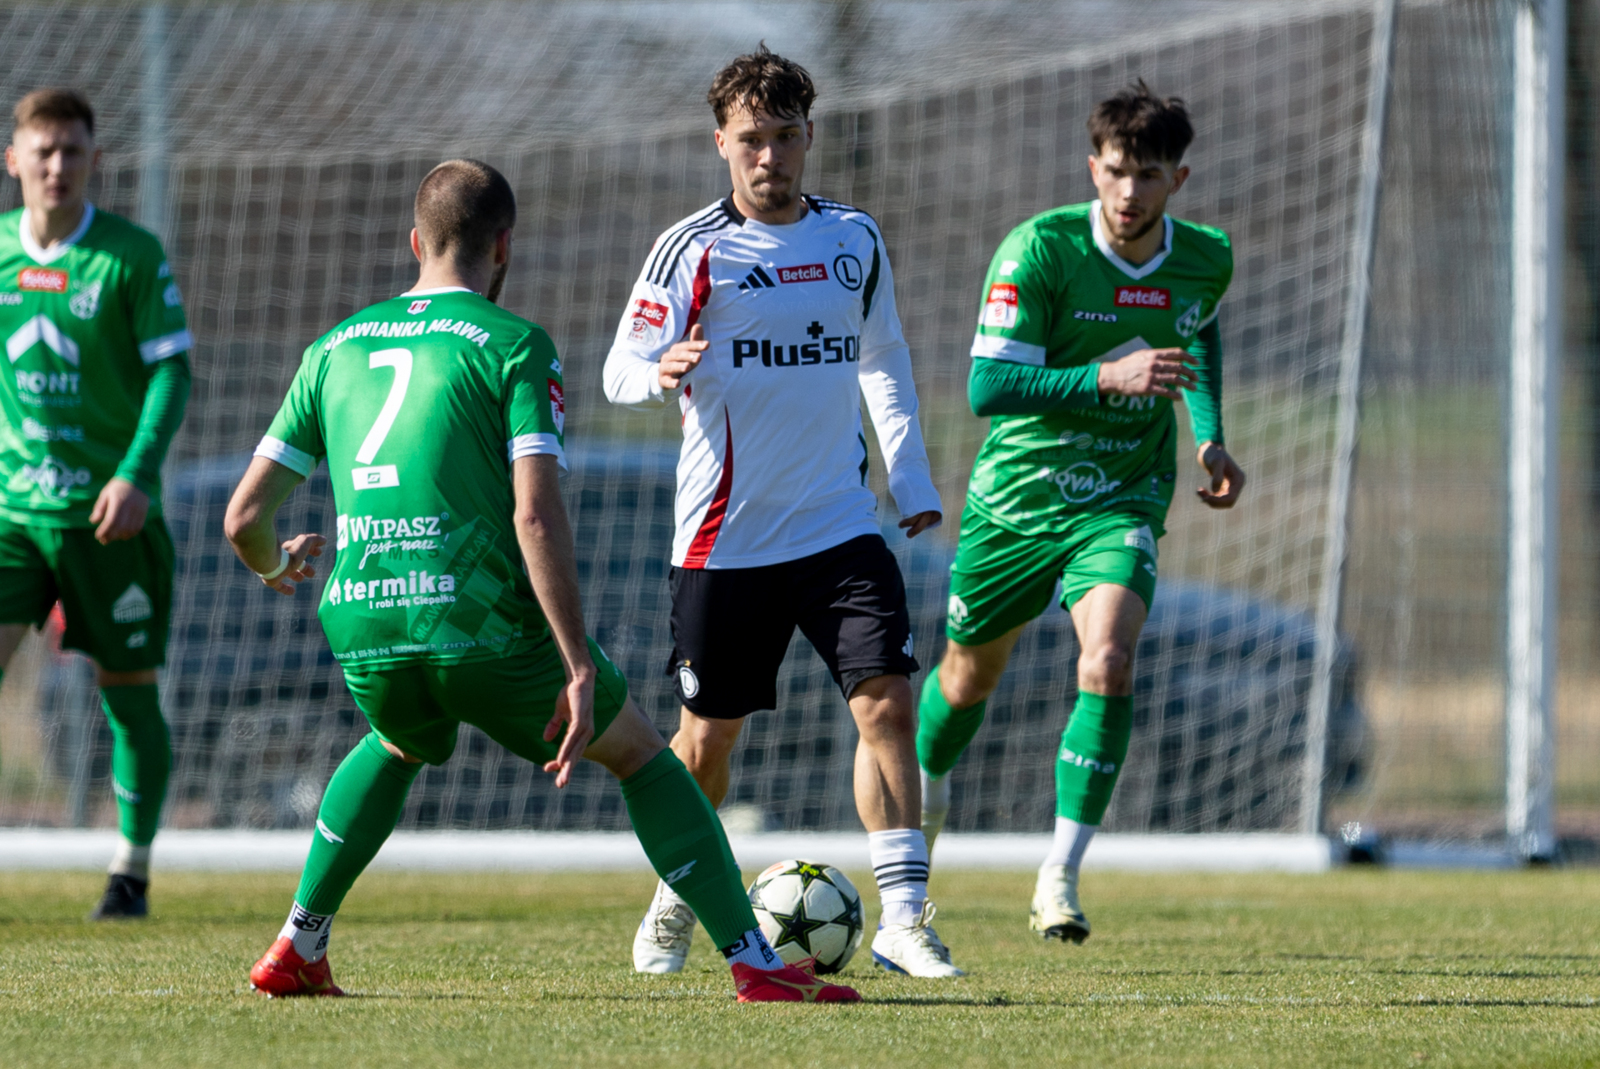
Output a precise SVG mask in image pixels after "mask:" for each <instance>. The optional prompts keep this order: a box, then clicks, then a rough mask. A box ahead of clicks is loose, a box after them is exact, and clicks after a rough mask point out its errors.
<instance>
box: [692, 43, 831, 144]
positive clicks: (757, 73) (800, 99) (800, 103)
mask: <svg viewBox="0 0 1600 1069" xmlns="http://www.w3.org/2000/svg"><path fill="white" fill-rule="evenodd" d="M816 99H817V87H816V86H815V85H813V84H812V82H811V75H810V74H809V73H807V71H806V69H805V68H804V67H802V66H800V64H798V63H796V62H795V61H794V60H792V59H784V58H783V57H782V56H780V55H778V54H777V53H776V52H774V51H772V50H771V49H770V48H768V47H767V42H765V41H762V42H761V46H760V47H759V48H757V49H756V50H755V51H754V52H751V53H749V54H748V55H743V56H740V57H739V58H738V59H736V60H734V61H733V62H732V63H730V64H728V65H727V66H726V67H723V68H722V69H721V70H720V71H718V72H717V76H716V77H715V78H713V79H711V91H710V92H709V93H707V94H706V103H708V104H710V105H711V110H712V111H713V112H714V113H715V114H716V116H717V125H718V126H725V125H727V122H728V115H729V113H730V112H732V111H734V110H735V109H737V108H749V109H750V114H752V115H760V114H762V113H763V112H765V113H766V114H768V115H771V116H774V117H781V116H789V115H800V116H802V117H804V118H807V119H809V118H810V117H811V105H812V103H813V102H814V101H815V100H816Z"/></svg>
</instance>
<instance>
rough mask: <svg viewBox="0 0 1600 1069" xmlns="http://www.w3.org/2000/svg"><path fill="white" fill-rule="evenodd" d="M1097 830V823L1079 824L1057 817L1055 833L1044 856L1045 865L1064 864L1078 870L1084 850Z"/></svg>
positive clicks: (1087, 847)
mask: <svg viewBox="0 0 1600 1069" xmlns="http://www.w3.org/2000/svg"><path fill="white" fill-rule="evenodd" d="M1099 830H1100V825H1098V824H1079V823H1078V822H1077V821H1076V820H1068V819H1067V818H1066V817H1057V818H1056V834H1055V838H1054V839H1052V840H1051V841H1050V853H1049V854H1047V855H1046V856H1045V859H1044V863H1045V865H1047V866H1048V865H1065V866H1066V867H1067V868H1069V869H1071V870H1072V871H1073V872H1076V871H1078V866H1079V865H1081V864H1083V854H1084V851H1086V850H1088V849H1089V842H1090V840H1092V839H1093V838H1094V833H1095V832H1097V831H1099Z"/></svg>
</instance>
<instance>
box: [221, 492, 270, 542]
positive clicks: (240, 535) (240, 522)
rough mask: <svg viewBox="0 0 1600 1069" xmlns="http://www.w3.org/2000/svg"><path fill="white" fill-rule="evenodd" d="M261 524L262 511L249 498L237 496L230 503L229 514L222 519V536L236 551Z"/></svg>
mask: <svg viewBox="0 0 1600 1069" xmlns="http://www.w3.org/2000/svg"><path fill="white" fill-rule="evenodd" d="M260 522H261V514H260V509H258V508H256V507H255V504H254V503H253V502H251V501H250V500H249V499H247V498H243V497H239V496H235V497H234V499H233V500H232V501H229V502H228V511H227V514H226V515H224V516H223V518H222V535H223V537H224V538H226V539H227V540H228V544H229V545H230V546H232V547H233V548H235V549H238V548H239V544H240V542H241V541H242V540H243V539H245V538H247V537H248V536H249V534H250V532H251V531H252V530H254V529H255V528H256V526H257V525H258V524H260Z"/></svg>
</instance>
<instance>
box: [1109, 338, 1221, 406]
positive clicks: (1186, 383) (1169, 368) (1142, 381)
mask: <svg viewBox="0 0 1600 1069" xmlns="http://www.w3.org/2000/svg"><path fill="white" fill-rule="evenodd" d="M1197 363H1199V358H1198V357H1196V356H1195V355H1194V354H1193V353H1191V352H1189V351H1188V350H1187V349H1140V350H1139V351H1138V352H1136V353H1129V354H1128V355H1127V356H1125V357H1123V358H1122V359H1121V360H1111V361H1108V362H1106V363H1104V364H1101V365H1100V372H1099V376H1098V378H1097V380H1096V385H1098V386H1099V387H1100V392H1101V393H1102V394H1122V395H1123V396H1125V397H1170V398H1172V399H1173V400H1174V401H1177V400H1180V399H1181V395H1180V394H1179V393H1178V391H1179V390H1180V389H1182V390H1188V389H1193V388H1194V384H1195V371H1194V368H1193V367H1190V365H1191V364H1197Z"/></svg>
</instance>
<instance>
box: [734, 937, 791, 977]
mask: <svg viewBox="0 0 1600 1069" xmlns="http://www.w3.org/2000/svg"><path fill="white" fill-rule="evenodd" d="M722 956H723V957H724V958H726V959H727V961H728V964H729V966H733V965H748V966H750V967H751V968H752V969H760V970H761V971H762V972H773V971H775V970H777V969H781V968H783V959H782V958H780V957H778V952H777V951H776V950H773V949H772V944H771V943H768V942H767V937H766V936H764V935H762V934H761V929H760V928H752V929H750V930H749V931H748V932H745V933H744V934H743V935H741V936H740V937H739V941H738V942H737V943H734V944H733V945H732V946H725V947H723V948H722Z"/></svg>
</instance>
